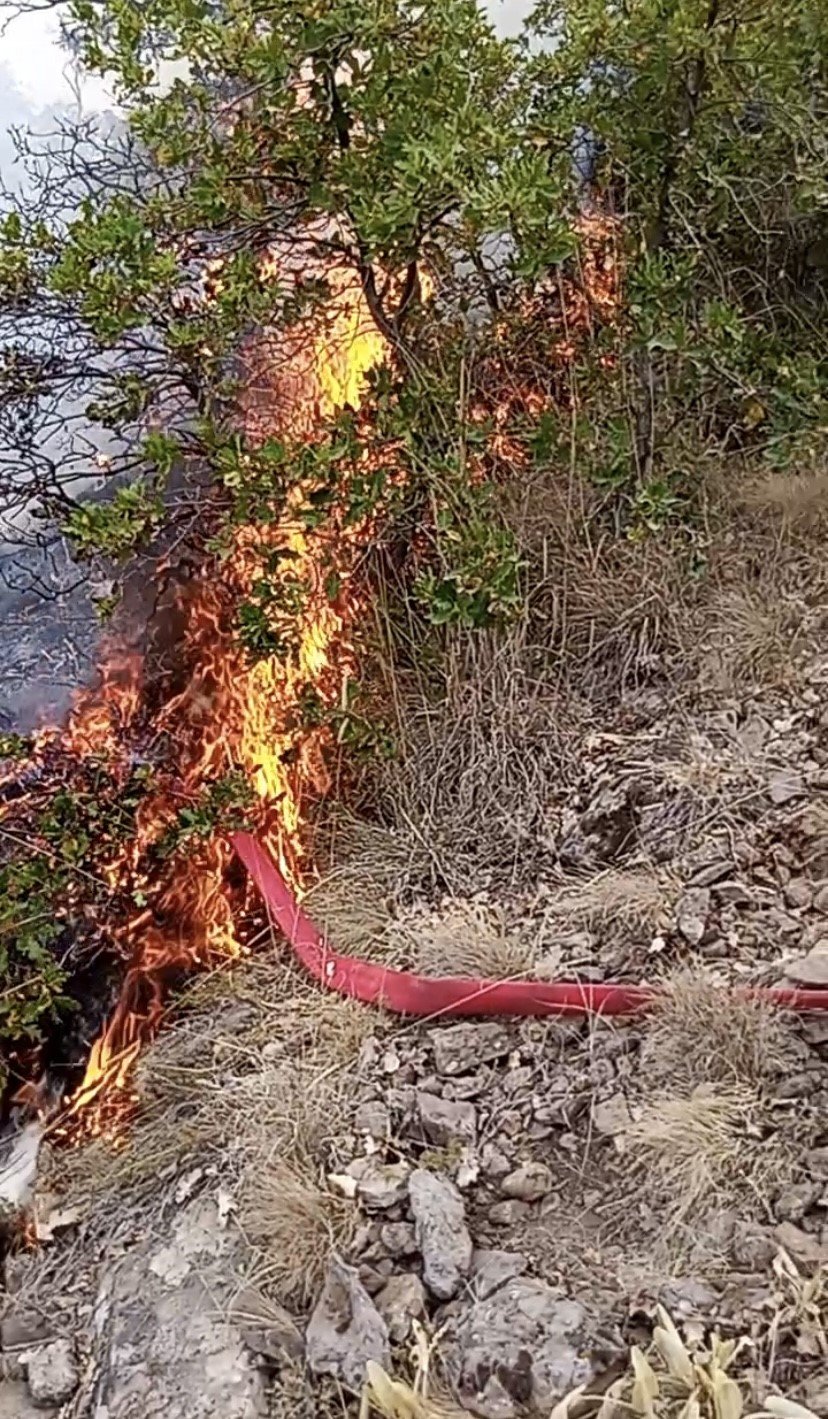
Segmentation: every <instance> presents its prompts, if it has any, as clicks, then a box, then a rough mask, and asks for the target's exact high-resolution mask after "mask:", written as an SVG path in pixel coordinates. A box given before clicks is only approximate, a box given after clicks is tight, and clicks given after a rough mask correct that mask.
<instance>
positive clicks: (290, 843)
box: [51, 271, 386, 1135]
mask: <svg viewBox="0 0 828 1419" xmlns="http://www.w3.org/2000/svg"><path fill="white" fill-rule="evenodd" d="M211 275H213V276H214V277H215V278H216V279H218V273H211ZM328 281H329V286H330V289H331V300H330V303H329V307H328V309H327V312H326V319H325V322H324V325H322V324H321V323H318V324H317V325H316V327H315V329H314V330H313V331H312V332H311V335H310V338H309V332H308V330H307V329H299V330H297V331H296V332H293V333H292V334H291V335H289V336H282V337H280V338H279V339H277V338H276V337H275V336H271V335H269V334H268V333H267V332H265V333H263V334H262V335H261V336H260V337H259V339H258V340H257V342H256V345H255V347H254V348H253V349H251V351H250V352H249V354H250V362H251V368H252V369H254V371H255V373H256V376H257V377H256V378H254V379H251V380H250V381H248V383H247V388H246V390H245V392H244V395H243V402H242V409H241V418H242V421H243V426H244V431H245V433H246V435H247V436H248V439H249V440H250V441H251V443H252V444H253V445H254V446H255V444H256V443H258V442H261V441H263V440H264V439H266V438H268V437H274V436H275V437H282V438H284V437H285V436H290V437H293V438H296V437H300V438H304V437H307V436H309V435H311V434H312V433H313V432H314V431H318V428H319V423H320V420H321V419H325V418H327V417H329V416H330V415H333V414H335V413H336V412H337V411H339V410H342V409H343V408H345V407H346V406H350V407H351V408H353V409H356V408H357V407H358V405H359V401H360V398H361V392H362V388H363V385H364V380H365V376H366V374H367V373H368V371H369V370H370V369H371V368H372V367H374V366H375V365H377V364H378V363H379V362H380V361H381V360H382V359H383V358H384V356H385V353H386V347H385V344H384V342H383V340H382V338H381V337H380V336H379V335H378V333H377V331H376V329H375V327H374V326H373V323H372V322H371V320H370V317H369V314H368V311H367V308H366V307H365V303H364V300H363V297H362V293H361V290H360V288H359V286H358V284H355V283H354V280H353V279H352V278H350V277H349V276H348V275H347V273H345V272H340V271H335V272H333V273H331V274H330V275H329V277H328ZM306 492H307V490H306V489H303V488H302V487H301V486H296V487H294V488H293V490H292V491H291V493H290V495H289V496H288V499H287V503H286V507H285V510H284V513H283V515H282V517H281V519H280V521H279V522H278V524H277V525H275V526H268V527H260V526H254V525H249V526H243V527H240V528H238V529H237V531H236V532H235V534H234V537H233V542H232V546H231V548H230V551H229V554H228V555H227V556H226V558H225V559H224V561H223V562H222V564H221V565H220V566H218V567H217V566H215V565H212V564H211V565H209V566H206V567H205V568H204V569H203V570H202V572H201V574H200V575H199V577H198V578H197V579H196V580H195V581H193V582H191V583H189V584H188V585H187V586H186V587H184V588H183V589H182V591H181V606H180V609H181V610H182V612H183V616H184V631H183V635H182V637H181V641H180V645H179V646H178V653H179V655H180V657H181V659H182V661H183V662H184V664H185V665H186V667H187V676H186V683H185V684H184V687H183V689H180V690H179V691H178V693H177V694H175V696H174V697H173V698H171V699H169V700H168V701H167V702H166V703H165V704H164V705H163V707H162V708H161V709H160V710H159V711H158V712H157V713H155V714H154V715H152V716H148V712H147V709H146V705H145V699H144V693H143V691H144V685H143V679H144V666H143V663H142V659H141V657H140V656H138V655H132V654H129V655H127V654H126V653H124V652H122V651H118V650H117V649H116V650H113V651H112V653H111V654H110V657H109V659H108V660H107V663H106V665H105V667H104V671H103V674H102V677H101V683H100V685H99V686H98V687H97V688H96V689H95V690H92V691H87V692H84V693H83V694H82V695H81V696H80V697H79V699H78V702H77V704H76V706H75V709H74V711H73V713H72V715H71V717H70V720H69V723H68V725H67V727H66V729H65V731H63V733H62V734H61V735H59V736H57V737H58V740H59V744H60V748H61V750H62V751H65V752H68V753H69V754H70V755H74V756H76V757H77V758H78V759H87V758H89V759H102V760H106V761H107V762H110V763H111V762H113V761H117V760H120V761H121V762H122V763H126V762H128V761H129V759H130V755H132V754H134V752H135V751H136V746H137V748H138V752H141V751H142V750H145V751H146V752H147V753H148V754H150V755H151V753H152V749H153V746H154V745H157V744H159V743H161V744H164V743H166V744H168V745H169V746H170V749H169V751H168V752H167V753H166V754H162V755H161V760H160V763H159V764H157V765H156V766H155V768H154V772H153V781H152V788H151V791H150V792H149V794H148V795H147V797H146V798H145V799H144V801H143V802H142V803H141V805H140V808H139V810H138V814H137V818H136V831H135V834H134V836H133V837H132V839H131V840H130V842H129V843H128V844H125V845H123V846H122V849H121V851H120V854H119V856H118V857H117V858H116V859H115V860H114V861H113V862H112V863H111V865H109V866H108V868H107V872H106V876H107V879H108V880H109V881H111V883H112V884H113V886H115V885H117V886H118V887H119V888H120V889H122V890H126V891H128V893H129V894H130V896H131V897H132V899H133V900H134V899H135V898H136V897H138V898H139V899H140V900H141V901H142V902H143V901H145V902H146V906H143V907H142V908H141V909H140V910H136V911H135V912H134V913H133V914H132V916H131V917H129V918H128V919H127V920H126V922H125V923H123V922H122V923H121V924H120V925H115V926H114V928H113V929H114V931H115V934H116V936H117V944H118V947H119V950H120V951H121V953H122V954H123V956H124V959H125V960H126V961H127V963H128V964H127V969H126V972H125V975H124V978H123V982H122V986H121V991H120V997H119V1000H118V1002H117V1005H116V1007H115V1010H114V1012H113V1013H112V1015H111V1017H110V1019H109V1021H108V1023H107V1025H106V1027H105V1029H104V1031H103V1032H102V1034H101V1035H100V1037H99V1038H98V1039H97V1040H96V1041H95V1043H94V1044H93V1046H92V1048H91V1051H90V1054H89V1059H88V1063H87V1067H86V1072H85V1075H84V1078H83V1080H82V1082H81V1084H80V1086H79V1088H78V1089H77V1091H76V1093H75V1094H74V1096H73V1098H72V1099H71V1100H70V1102H69V1104H68V1106H67V1110H66V1111H65V1113H64V1122H63V1127H64V1129H65V1128H66V1127H67V1122H66V1121H67V1119H68V1118H69V1117H71V1116H75V1117H76V1120H77V1122H76V1123H75V1124H73V1131H75V1130H76V1129H77V1127H78V1126H80V1127H81V1129H82V1130H83V1131H84V1132H86V1133H89V1132H100V1131H101V1130H107V1131H108V1132H109V1133H110V1134H112V1135H117V1132H118V1129H117V1123H118V1120H119V1119H120V1118H121V1117H122V1116H123V1105H124V1103H126V1104H127V1105H128V1103H129V1100H130V1092H129V1090H130V1084H129V1078H130V1068H131V1065H132V1064H133V1062H134V1060H135V1057H136V1055H137V1054H138V1052H139V1050H140V1048H141V1045H142V1043H143V1041H144V1040H145V1039H146V1038H147V1037H148V1036H149V1035H151V1034H152V1033H153V1032H154V1031H155V1029H156V1028H157V1026H158V1024H159V1022H160V1020H161V1019H162V1016H163V1013H164V1009H165V1004H164V1002H165V997H166V994H167V991H168V988H169V985H170V983H172V982H174V981H175V979H176V978H177V977H179V976H182V975H183V974H184V973H185V972H187V971H189V970H191V969H193V968H194V967H203V966H206V965H208V964H210V963H211V962H215V961H217V960H220V959H225V958H228V957H234V956H237V955H238V954H239V953H240V952H241V951H243V950H244V945H243V942H242V940H240V938H239V935H238V932H237V929H236V917H237V915H238V907H239V897H238V889H235V891H234V889H233V888H232V887H231V886H230V885H228V868H229V866H230V861H231V851H230V848H229V846H228V844H227V841H226V839H225V838H223V837H222V836H221V835H220V834H218V833H210V834H207V835H205V836H204V837H193V838H192V839H190V840H189V841H188V842H187V844H186V847H185V851H184V852H183V853H181V854H179V855H178V856H177V857H175V856H174V857H172V858H167V859H165V858H163V857H162V858H161V859H160V860H159V858H158V854H157V845H158V843H159V841H162V840H163V836H164V834H165V832H168V831H169V830H170V829H171V828H172V827H173V826H174V824H175V822H176V820H177V815H178V809H179V807H180V806H181V804H182V803H183V804H187V803H193V802H197V801H198V798H199V794H200V793H201V792H203V790H204V787H205V785H210V784H214V783H216V782H217V781H218V780H220V779H221V778H222V776H223V775H226V774H227V773H228V771H240V772H241V774H242V775H243V776H244V778H245V780H246V781H247V782H248V783H249V784H250V785H252V789H253V792H254V795H255V804H254V806H253V808H252V810H249V813H248V817H249V816H250V814H251V813H252V819H253V822H254V824H255V827H256V831H257V832H258V833H259V834H260V835H261V836H262V837H263V838H264V840H265V841H266V842H267V843H268V846H269V847H270V849H271V851H272V852H273V853H274V855H275V856H276V858H277V860H278V861H279V863H280V864H281V867H282V870H283V871H284V872H285V873H286V874H287V876H288V878H289V879H290V880H291V881H292V882H293V883H294V885H295V886H297V887H299V888H301V886H302V883H303V882H305V881H306V880H307V878H308V875H309V867H308V864H307V862H306V859H305V847H304V844H303V841H302V838H303V827H304V825H305V822H306V818H307V810H308V806H309V803H310V802H311V800H312V799H315V798H318V796H319V795H322V794H324V793H325V792H326V790H327V788H328V787H329V770H328V767H327V762H326V750H327V748H328V746H329V744H330V742H331V735H330V731H329V729H327V728H326V727H325V725H324V723H322V724H320V723H319V722H318V721H317V722H316V723H312V724H310V725H308V724H307V723H305V722H304V720H303V713H302V705H303V697H306V696H307V694H308V692H312V693H313V695H314V696H315V697H316V702H317V703H320V704H321V705H323V706H324V707H327V708H329V709H330V708H335V707H336V706H338V705H339V704H340V703H341V702H342V701H343V699H344V696H345V693H346V687H347V683H348V681H349V679H350V678H351V677H352V676H353V674H354V673H355V669H356V662H355V654H354V650H353V645H352V638H351V634H350V631H351V627H352V625H353V621H354V617H355V614H356V611H357V609H358V596H357V593H356V591H355V587H354V571H355V567H356V564H357V561H358V557H359V552H360V546H361V540H362V537H363V535H364V531H365V529H364V528H359V527H352V528H344V527H337V526H335V525H334V526H332V527H331V528H315V529H313V531H310V530H308V529H307V527H306V526H305V524H304V522H303V520H302V518H301V516H300V511H301V507H302V504H303V501H304V497H305V494H306ZM268 552H269V553H279V554H281V555H283V556H284V557H285V558H286V559H287V564H288V565H289V567H290V573H291V576H292V577H293V578H294V579H295V581H296V583H297V584H301V586H302V587H303V589H304V596H303V600H302V603H301V605H299V606H298V607H297V608H296V611H295V615H293V617H292V622H291V629H292V635H293V640H292V646H291V652H290V653H289V654H286V655H277V654H272V655H268V656H266V657H265V658H262V659H259V660H256V661H252V660H251V658H250V656H249V654H248V653H247V651H246V650H245V648H244V647H243V646H242V645H241V644H240V642H239V637H238V632H237V627H236V624H235V616H236V612H237V608H238V605H239V603H240V602H241V601H243V600H244V599H245V598H246V597H247V596H249V595H250V593H251V590H252V588H253V587H254V586H255V584H256V581H257V578H259V577H260V576H261V566H262V554H263V553H268ZM277 565H281V563H277ZM332 566H333V567H334V568H335V570H336V573H337V578H336V582H337V585H336V592H335V595H332V594H330V583H329V573H330V569H331V567H332ZM51 737H52V738H54V732H52V736H51ZM154 854H155V855H154Z"/></svg>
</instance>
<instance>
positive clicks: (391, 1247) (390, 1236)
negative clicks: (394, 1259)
mask: <svg viewBox="0 0 828 1419" xmlns="http://www.w3.org/2000/svg"><path fill="white" fill-rule="evenodd" d="M379 1239H380V1245H381V1246H382V1247H383V1248H384V1249H385V1251H387V1253H388V1255H389V1256H413V1254H414V1252H415V1251H416V1250H417V1237H416V1233H415V1230H414V1223H413V1222H384V1223H383V1225H382V1226H381V1227H380V1234H379Z"/></svg>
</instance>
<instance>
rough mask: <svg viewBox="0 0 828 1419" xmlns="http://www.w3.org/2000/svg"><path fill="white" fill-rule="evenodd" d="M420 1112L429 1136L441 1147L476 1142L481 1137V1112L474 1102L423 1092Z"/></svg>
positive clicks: (418, 1106) (420, 1095)
mask: <svg viewBox="0 0 828 1419" xmlns="http://www.w3.org/2000/svg"><path fill="white" fill-rule="evenodd" d="M417 1112H418V1114H419V1116H420V1123H421V1124H422V1126H423V1132H424V1134H425V1136H426V1138H427V1139H428V1140H429V1142H430V1143H434V1144H436V1145H437V1147H439V1148H444V1147H446V1146H447V1145H449V1144H452V1143H474V1140H475V1138H476V1137H477V1112H476V1110H475V1108H474V1105H473V1104H469V1103H465V1102H457V1103H454V1102H452V1101H451V1100H450V1099H443V1098H441V1097H440V1096H439V1094H426V1093H420V1094H418V1095H417Z"/></svg>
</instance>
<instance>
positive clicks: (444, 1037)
mask: <svg viewBox="0 0 828 1419" xmlns="http://www.w3.org/2000/svg"><path fill="white" fill-rule="evenodd" d="M428 1038H429V1041H430V1043H431V1047H432V1049H433V1051H434V1064H435V1067H436V1069H437V1073H438V1074H444V1075H448V1076H449V1077H451V1076H452V1075H455V1074H469V1073H471V1072H472V1070H474V1069H476V1068H477V1067H478V1065H480V1064H486V1063H487V1062H488V1061H489V1060H492V1059H500V1058H501V1056H502V1055H504V1054H508V1053H509V1050H510V1049H511V1048H512V1041H511V1036H510V1034H509V1031H508V1030H507V1029H506V1027H505V1026H504V1025H501V1024H499V1023H498V1022H497V1021H495V1020H491V1021H485V1022H484V1023H483V1024H480V1025H476V1024H473V1023H470V1024H467V1023H466V1022H465V1021H464V1022H463V1023H462V1024H459V1025H445V1026H443V1027H442V1028H441V1029H436V1030H429V1031H428Z"/></svg>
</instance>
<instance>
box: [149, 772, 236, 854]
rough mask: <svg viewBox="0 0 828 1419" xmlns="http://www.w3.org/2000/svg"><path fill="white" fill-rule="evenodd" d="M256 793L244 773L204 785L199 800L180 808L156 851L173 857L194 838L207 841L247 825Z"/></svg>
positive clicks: (159, 840) (160, 839) (159, 841)
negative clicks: (216, 835)
mask: <svg viewBox="0 0 828 1419" xmlns="http://www.w3.org/2000/svg"><path fill="white" fill-rule="evenodd" d="M253 801H254V798H253V790H252V789H251V787H250V784H249V782H248V780H247V778H246V777H245V775H244V774H243V773H240V772H233V773H229V774H225V776H224V777H223V778H220V779H216V780H215V781H214V782H213V783H210V784H207V785H206V786H204V787H203V788H202V789H201V791H200V793H199V795H198V797H197V799H196V801H195V802H193V803H188V804H187V805H186V807H184V808H182V809H180V811H179V813H178V816H177V818H176V820H175V823H174V824H172V826H171V827H169V828H168V829H167V830H166V831H165V832H164V833H163V834H162V836H161V837H160V838H159V839H158V841H157V843H156V845H155V851H156V852H157V853H158V855H159V856H160V857H171V856H172V854H173V853H175V852H177V851H178V849H179V848H180V847H182V846H185V845H186V844H187V843H188V842H190V841H191V840H192V839H193V838H195V839H206V838H209V837H212V835H213V833H215V832H232V831H233V830H234V829H237V828H243V827H245V826H246V824H247V819H248V815H249V811H250V808H251V806H252V804H253Z"/></svg>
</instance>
